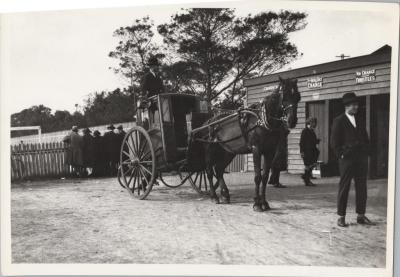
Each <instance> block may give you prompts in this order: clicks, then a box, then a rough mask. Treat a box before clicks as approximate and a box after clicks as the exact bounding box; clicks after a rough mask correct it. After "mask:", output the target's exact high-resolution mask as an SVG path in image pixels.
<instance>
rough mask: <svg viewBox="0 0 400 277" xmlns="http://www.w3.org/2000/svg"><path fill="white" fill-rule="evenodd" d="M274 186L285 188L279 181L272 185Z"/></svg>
mask: <svg viewBox="0 0 400 277" xmlns="http://www.w3.org/2000/svg"><path fill="white" fill-rule="evenodd" d="M273 186H274V187H275V188H286V186H285V185H282V184H281V183H277V184H274V185H273Z"/></svg>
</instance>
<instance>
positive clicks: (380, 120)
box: [370, 94, 390, 178]
mask: <svg viewBox="0 0 400 277" xmlns="http://www.w3.org/2000/svg"><path fill="white" fill-rule="evenodd" d="M389 100H390V95H389V94H380V95H373V96H371V124H370V130H371V134H370V140H371V148H372V155H371V160H370V177H372V178H387V176H388V163H389V160H388V158H389V154H388V153H389V115H390V111H389V109H390V103H389Z"/></svg>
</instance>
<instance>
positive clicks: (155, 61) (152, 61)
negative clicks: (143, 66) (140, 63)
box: [147, 56, 160, 66]
mask: <svg viewBox="0 0 400 277" xmlns="http://www.w3.org/2000/svg"><path fill="white" fill-rule="evenodd" d="M147 65H148V66H152V65H156V66H158V65H160V62H159V61H158V59H157V57H156V56H151V57H150V58H149V59H148V60H147Z"/></svg>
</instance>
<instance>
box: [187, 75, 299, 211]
mask: <svg viewBox="0 0 400 277" xmlns="http://www.w3.org/2000/svg"><path fill="white" fill-rule="evenodd" d="M299 101H300V93H299V92H298V88H297V79H281V78H279V85H278V87H277V89H276V90H275V91H273V92H272V93H271V94H269V95H267V96H266V97H264V99H263V100H262V101H261V102H260V103H257V104H254V105H251V106H250V107H248V108H243V109H239V110H238V111H237V112H235V113H233V114H231V115H228V116H227V115H217V116H214V117H213V118H211V119H210V120H208V121H207V122H206V123H205V124H204V126H205V127H206V126H208V128H204V129H202V130H201V131H199V132H197V133H196V134H194V136H193V138H192V141H193V143H199V144H201V145H202V146H203V147H204V155H205V156H204V159H205V164H206V172H207V178H208V180H209V183H210V184H214V185H211V186H210V197H211V199H212V200H213V201H214V202H215V203H229V202H230V195H229V190H228V188H227V186H226V183H225V181H224V178H223V174H224V170H225V168H226V167H227V166H228V165H229V163H230V162H231V161H232V159H233V158H234V157H235V156H236V155H238V154H253V163H254V173H255V177H254V183H255V195H254V205H253V209H254V210H255V211H266V210H268V209H270V206H269V204H268V202H267V200H266V195H265V194H266V186H267V182H268V178H269V172H270V169H271V165H272V163H273V161H274V158H276V157H275V156H276V155H275V154H276V152H277V150H278V149H279V147H281V144H282V143H284V140H286V135H287V132H288V128H294V127H295V126H296V124H297V105H298V102H299ZM262 157H263V158H264V163H263V165H261V159H262ZM214 177H216V179H217V180H216V183H213V178H214ZM260 184H262V185H261V186H260ZM218 186H219V187H220V190H221V197H220V198H219V197H218V196H217V194H216V189H217V188H218Z"/></svg>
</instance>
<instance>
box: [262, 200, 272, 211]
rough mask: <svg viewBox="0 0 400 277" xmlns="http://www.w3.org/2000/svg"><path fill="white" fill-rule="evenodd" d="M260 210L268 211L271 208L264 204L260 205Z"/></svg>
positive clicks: (266, 203)
mask: <svg viewBox="0 0 400 277" xmlns="http://www.w3.org/2000/svg"><path fill="white" fill-rule="evenodd" d="M261 209H262V210H263V211H268V210H271V207H270V206H269V204H268V202H265V203H262V204H261Z"/></svg>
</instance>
